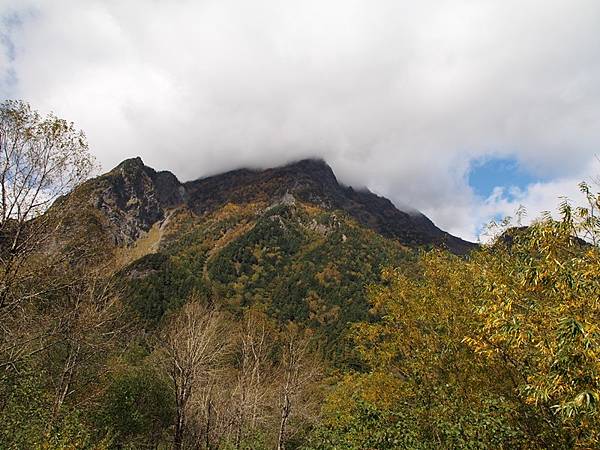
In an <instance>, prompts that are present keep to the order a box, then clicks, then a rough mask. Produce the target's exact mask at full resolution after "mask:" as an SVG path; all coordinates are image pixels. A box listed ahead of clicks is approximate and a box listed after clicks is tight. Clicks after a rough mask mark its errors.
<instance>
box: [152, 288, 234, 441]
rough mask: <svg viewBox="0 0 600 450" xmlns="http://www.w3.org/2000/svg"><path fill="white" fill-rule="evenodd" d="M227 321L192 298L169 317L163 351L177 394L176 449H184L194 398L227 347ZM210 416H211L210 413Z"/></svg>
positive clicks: (209, 378)
mask: <svg viewBox="0 0 600 450" xmlns="http://www.w3.org/2000/svg"><path fill="white" fill-rule="evenodd" d="M227 336H228V334H227V332H226V321H225V319H224V316H223V314H222V313H221V312H220V311H218V310H217V309H215V308H212V307H207V306H205V305H203V304H202V303H201V302H200V301H199V300H198V299H197V298H192V299H190V301H188V303H186V304H185V305H184V306H183V307H182V308H181V310H180V311H178V312H177V313H176V314H175V315H174V317H173V318H172V319H171V320H170V322H169V323H168V325H167V326H166V327H165V329H164V332H163V333H162V339H161V350H162V352H163V354H164V357H163V361H164V364H165V368H166V370H167V374H168V376H169V378H170V380H171V383H172V386H173V390H174V393H175V404H176V419H175V433H174V439H173V448H174V449H176V450H179V449H181V448H183V443H184V435H185V432H186V426H187V420H188V415H189V413H190V411H189V410H190V405H191V400H192V398H193V396H194V394H195V393H196V391H199V390H201V388H202V386H206V385H207V384H209V381H210V380H211V378H212V377H211V375H212V373H213V372H214V371H215V370H216V369H218V368H219V366H220V365H221V363H222V357H223V355H224V353H225V352H226V350H227ZM209 417H210V415H209Z"/></svg>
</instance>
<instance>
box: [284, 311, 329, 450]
mask: <svg viewBox="0 0 600 450" xmlns="http://www.w3.org/2000/svg"><path fill="white" fill-rule="evenodd" d="M281 339H282V346H283V349H282V354H281V360H280V362H279V371H280V374H279V377H280V380H279V431H278V434H277V450H285V445H286V441H287V440H288V438H289V436H288V434H289V421H290V418H291V417H292V415H296V416H299V417H302V416H308V415H310V414H305V413H306V412H307V411H306V410H307V409H309V408H310V406H311V402H310V401H309V399H308V398H307V397H308V396H309V393H310V389H311V387H312V386H313V385H314V383H316V382H317V381H318V380H319V377H320V374H321V364H320V362H319V360H318V359H317V358H316V354H315V352H314V351H313V346H314V339H313V336H312V333H311V331H310V330H308V329H303V328H301V327H300V326H298V325H297V324H296V323H294V322H290V323H288V324H287V326H286V327H285V328H284V329H283V330H282V337H281ZM305 418H306V417H305Z"/></svg>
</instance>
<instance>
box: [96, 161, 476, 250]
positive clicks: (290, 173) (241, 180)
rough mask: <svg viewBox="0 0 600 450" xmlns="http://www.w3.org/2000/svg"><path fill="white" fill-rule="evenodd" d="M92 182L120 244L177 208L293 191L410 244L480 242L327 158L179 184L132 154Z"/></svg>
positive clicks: (205, 209) (458, 246)
mask: <svg viewBox="0 0 600 450" xmlns="http://www.w3.org/2000/svg"><path fill="white" fill-rule="evenodd" d="M90 183H94V184H95V185H97V188H96V189H95V192H97V194H96V195H95V196H94V197H95V200H94V202H95V204H94V206H95V207H96V208H98V209H100V210H101V211H103V212H104V214H105V215H106V217H107V218H108V220H109V222H110V223H111V224H113V232H114V235H115V240H116V242H117V243H119V244H121V243H125V244H127V243H130V242H132V241H133V240H135V239H136V238H137V237H138V236H139V235H140V233H141V232H142V231H148V230H149V229H150V228H151V227H152V225H153V224H154V223H156V222H159V221H161V220H164V218H165V214H166V210H167V209H170V208H176V207H180V206H185V207H188V208H189V209H190V210H191V211H193V212H194V213H195V214H197V215H200V216H201V215H203V214H206V213H211V212H213V211H216V210H217V209H219V208H220V207H222V206H224V205H225V204H227V203H237V204H246V203H252V202H266V203H268V204H271V203H273V202H275V201H278V200H280V199H282V198H290V197H293V198H295V199H298V200H301V201H304V202H308V203H312V204H314V205H316V206H319V207H322V208H324V209H339V210H343V211H345V212H346V213H347V214H349V215H350V216H351V217H353V218H354V219H355V220H357V221H358V222H359V223H360V224H361V225H363V226H365V227H367V228H370V229H372V230H374V231H376V232H378V233H380V234H382V235H384V236H386V237H389V238H392V239H396V240H398V241H400V242H401V243H402V244H405V245H407V246H411V247H416V246H430V245H435V246H446V247H447V248H448V249H449V250H451V251H452V252H454V253H457V254H464V253H466V252H468V251H469V250H470V249H471V248H473V247H474V246H475V244H472V243H470V242H466V241H463V240H462V239H459V238H457V237H455V236H452V235H450V234H448V233H446V232H444V231H442V230H440V229H439V228H437V227H436V226H435V225H434V224H433V222H431V220H429V219H428V218H427V217H425V216H424V215H423V214H420V213H410V214H409V213H407V212H404V211H400V210H398V209H397V208H396V207H395V206H394V205H393V204H392V202H390V201H389V200H388V199H386V198H383V197H379V196H377V195H375V194H373V193H372V192H370V191H368V190H361V191H357V190H354V189H352V188H351V187H346V186H342V185H340V184H339V183H338V181H337V179H336V177H335V174H334V173H333V171H332V170H331V168H330V167H329V166H328V165H327V164H326V163H325V162H324V161H322V160H314V159H306V160H302V161H298V162H295V163H291V164H288V165H285V166H282V167H276V168H271V169H266V170H250V169H239V170H234V171H231V172H226V173H223V174H220V175H215V176H211V177H207V178H201V179H198V180H194V181H189V182H186V183H180V182H179V180H177V178H176V177H175V175H173V174H172V173H170V172H156V171H155V170H154V169H151V168H150V167H147V166H145V165H144V163H143V162H142V160H141V159H140V158H133V159H128V160H125V161H123V162H122V163H121V164H119V165H118V166H117V167H116V168H115V169H113V170H112V171H110V172H109V173H107V174H106V175H103V176H101V177H99V178H97V179H95V180H92V181H91V182H90Z"/></svg>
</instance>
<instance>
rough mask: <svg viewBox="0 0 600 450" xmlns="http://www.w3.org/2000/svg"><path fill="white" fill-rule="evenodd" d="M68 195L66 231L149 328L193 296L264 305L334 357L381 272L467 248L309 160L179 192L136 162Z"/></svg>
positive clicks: (173, 181)
mask: <svg viewBox="0 0 600 450" xmlns="http://www.w3.org/2000/svg"><path fill="white" fill-rule="evenodd" d="M72 197H73V199H75V200H76V204H77V205H78V208H76V211H75V212H74V214H75V215H76V218H73V219H72V220H71V224H72V225H74V224H76V225H77V226H78V227H83V229H84V233H83V235H84V236H86V239H87V240H88V241H89V240H92V241H93V242H95V243H101V246H102V248H103V250H104V251H105V252H107V253H110V254H112V256H113V257H114V258H115V262H116V265H117V269H118V270H119V274H120V277H121V278H122V279H123V280H124V285H125V287H124V289H126V291H127V295H126V298H127V299H128V302H129V304H130V306H131V307H132V308H133V310H135V311H136V314H138V315H139V317H140V318H141V319H142V320H143V321H144V322H145V323H146V324H147V326H148V327H153V326H155V325H156V324H158V323H159V322H160V320H161V318H162V317H163V315H164V314H165V313H166V312H168V311H169V310H172V309H174V308H177V307H178V306H179V305H181V304H182V303H183V302H185V300H186V298H187V297H188V296H189V294H190V293H191V292H199V293H201V294H203V295H206V296H208V297H210V298H212V299H213V300H214V301H217V302H219V303H221V304H222V305H224V307H226V308H228V309H230V310H232V311H239V310H241V309H243V308H246V307H249V306H250V305H261V307H263V308H264V309H265V310H267V311H268V312H269V314H270V315H272V316H273V317H275V318H277V319H278V320H280V321H287V320H297V321H301V322H303V323H305V324H307V325H308V326H310V327H312V328H314V329H317V330H320V331H321V332H323V333H324V335H325V337H326V341H327V343H328V345H329V346H330V347H331V349H332V351H335V352H337V353H343V352H344V350H343V345H342V344H340V341H339V340H340V339H341V338H342V336H343V334H344V331H345V330H346V328H347V324H348V323H351V322H355V321H357V320H363V319H365V318H366V317H367V312H368V303H367V301H366V287H367V286H368V285H369V284H372V283H376V282H379V281H380V273H381V270H382V268H384V267H386V266H400V265H402V264H406V262H407V261H410V260H411V258H413V257H414V250H416V249H419V248H429V247H435V246H439V247H447V248H448V249H449V250H450V251H452V252H454V253H456V254H465V253H467V252H468V251H469V250H470V249H471V248H473V247H474V246H475V244H472V243H469V242H466V241H463V240H461V239H459V238H457V237H454V236H452V235H450V234H448V233H446V232H444V231H442V230H440V229H439V228H437V227H436V226H435V225H434V224H433V223H432V222H431V221H430V220H429V219H428V218H427V217H425V216H424V215H422V214H420V213H414V212H411V213H408V212H404V211H401V210H399V209H397V208H396V207H395V206H394V205H393V204H392V203H391V202H390V201H389V200H388V199H385V198H383V197H379V196H377V195H375V194H373V193H372V192H369V191H368V190H355V189H353V188H351V187H348V186H343V185H341V184H340V183H339V182H338V181H337V179H336V177H335V174H334V173H333V171H332V169H331V168H330V167H329V166H328V165H327V164H326V163H325V162H324V161H321V160H313V159H308V160H302V161H298V162H294V163H291V164H288V165H285V166H282V167H275V168H271V169H266V170H250V169H240V170H234V171H230V172H226V173H223V174H220V175H215V176H210V177H206V178H201V179H198V180H193V181H188V182H185V183H182V182H180V181H179V180H178V179H177V178H176V177H175V176H174V175H173V174H172V173H170V172H166V171H161V172H158V171H155V170H154V169H152V168H150V167H147V166H145V165H144V163H143V161H142V160H141V159H140V158H133V159H128V160H125V161H123V162H122V163H121V164H119V165H118V166H117V167H115V168H114V169H113V170H111V171H110V172H108V173H106V174H104V175H101V176H99V177H97V178H95V179H92V180H89V181H88V182H86V183H84V184H83V185H82V186H80V187H79V188H78V189H76V190H75V191H74V192H73V193H72ZM59 206H60V205H59ZM79 234H80V235H81V234H82V233H79Z"/></svg>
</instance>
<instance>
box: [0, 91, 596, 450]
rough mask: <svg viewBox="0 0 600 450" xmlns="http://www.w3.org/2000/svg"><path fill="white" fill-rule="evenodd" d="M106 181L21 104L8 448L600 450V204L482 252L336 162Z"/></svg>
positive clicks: (14, 168) (1, 288) (2, 433)
mask: <svg viewBox="0 0 600 450" xmlns="http://www.w3.org/2000/svg"><path fill="white" fill-rule="evenodd" d="M94 167H95V163H94V159H93V157H92V155H91V154H90V152H89V149H88V146H87V143H86V140H85V136H84V135H83V133H81V132H80V131H78V130H76V128H75V127H74V126H73V124H69V123H67V122H65V121H63V120H61V119H58V118H56V117H54V116H48V117H41V116H40V115H39V114H37V113H36V112H35V111H32V110H31V108H30V107H29V106H28V105H27V104H26V103H23V102H15V101H9V102H5V103H3V104H2V105H1V106H0V189H1V192H0V194H1V201H2V202H1V205H0V208H1V210H0V220H1V222H0V262H1V267H0V336H1V338H0V448H6V449H30V448H31V449H65V448H68V449H103V448H104V449H113V448H115V449H138V448H139V449H144V448H157V449H163V448H164V449H166V448H174V449H188V448H190V449H191V448H200V449H202V448H204V449H274V448H277V449H304V450H309V449H331V450H334V449H348V450H350V449H357V450H358V449H434V448H435V449H437V448H449V449H450V448H453V449H454V448H464V449H478V448H481V449H488V448H498V449H501V448H504V449H509V448H510V449H512V448H523V449H546V448H556V449H568V448H581V449H584V448H598V447H599V446H600V414H599V411H598V403H599V401H600V386H599V383H600V354H599V349H600V347H599V346H600V341H599V340H600V330H599V326H600V249H599V248H598V242H599V239H600V218H599V216H598V210H599V208H600V195H599V194H597V193H595V190H594V189H597V187H596V186H590V185H588V184H585V183H582V185H581V191H582V199H583V201H584V202H587V203H586V206H585V207H575V206H573V205H571V204H570V203H569V202H567V201H564V202H563V203H562V204H560V205H559V207H560V208H559V209H560V216H559V217H558V218H557V219H555V218H553V217H552V216H550V215H546V216H544V217H541V218H539V219H537V220H536V221H534V222H533V223H532V224H531V225H530V226H527V227H521V226H513V223H512V222H511V220H510V219H507V220H506V221H505V222H503V223H501V224H497V226H496V227H495V228H492V234H493V236H492V238H491V239H490V241H489V243H486V244H484V245H480V246H478V247H475V246H473V245H469V244H468V243H465V242H464V241H460V240H458V239H457V238H454V237H452V236H450V235H447V234H445V233H442V232H441V231H440V230H437V229H434V228H432V227H433V224H430V222H428V219H426V218H424V216H423V217H422V218H418V221H417V222H414V221H413V222H411V220H413V219H410V218H409V217H408V216H406V217H405V216H403V215H402V213H401V212H399V211H396V210H393V209H392V207H391V206H390V205H391V204H390V203H389V201H384V199H383V200H382V199H381V198H378V197H377V198H376V196H373V195H372V194H370V193H359V192H355V191H353V190H351V189H350V190H349V189H347V188H343V189H342V188H339V187H338V186H337V182H336V181H335V178H331V176H332V174H329V173H328V171H327V169H326V168H324V167H323V166H322V165H319V166H317V169H316V170H317V172H318V173H320V174H321V173H324V174H325V176H326V177H327V180H326V182H323V183H320V181H319V178H318V177H317V178H315V177H314V174H312V175H311V174H309V175H307V174H306V173H302V174H301V177H300V178H294V179H293V180H292V181H293V183H290V184H289V186H298V185H300V186H301V188H299V189H300V190H299V191H293V192H289V191H288V190H284V191H283V192H280V191H281V189H279V187H280V184H281V183H286V182H287V181H286V180H288V178H285V177H289V176H294V177H295V176H296V174H291V175H290V174H289V173H288V172H292V169H289V168H288V169H285V170H284V171H282V172H276V171H275V172H266V173H265V174H263V175H260V176H259V175H251V174H249V173H246V172H236V173H231V174H227V177H225V178H222V179H207V180H204V181H202V183H200V184H198V185H196V187H195V188H194V189H197V191H196V192H192V190H191V188H190V186H187V191H186V186H185V185H182V184H180V183H179V182H178V181H177V180H176V178H175V177H174V176H173V175H172V174H169V173H165V172H155V171H153V170H151V169H149V168H147V167H145V166H143V163H141V160H140V161H138V160H128V161H126V162H124V163H123V164H121V165H120V166H118V167H117V168H115V169H114V170H113V171H111V172H109V173H108V174H105V175H102V176H99V177H96V178H93V179H89V178H90V176H91V175H92V173H93V170H94ZM294 170H296V169H294ZM311 170H312V169H311ZM329 171H330V169H329ZM319 176H321V175H319ZM252 177H255V178H252ZM241 179H244V180H246V181H244V183H246V184H244V185H243V188H240V187H239V186H237V187H236V183H239V182H240V180H241ZM298 179H300V181H301V183H298V182H297V181H298ZM86 180H87V181H86ZM248 180H250V181H248ZM257 180H258V181H257ZM259 182H260V187H257V183H259ZM211 186H212V189H216V191H217V192H220V193H221V195H222V198H217V197H215V196H211V195H209V194H207V192H208V191H206V189H208V188H209V187H211ZM232 186H233V187H232ZM202 189H205V190H202ZM227 189H229V191H228V190H227ZM232 189H233V190H232ZM236 189H237V190H236ZM252 189H256V192H250V191H252ZM286 189H287V188H286ZM225 192H235V195H236V197H235V198H236V199H237V201H232V200H231V199H230V198H227V196H225V194H224V193H225ZM192 196H195V197H193V198H192V199H191V200H190V199H189V198H188V197H192ZM365 199H367V203H365ZM369 201H372V202H376V203H377V204H378V205H381V207H382V208H386V216H385V217H383V216H381V215H378V214H379V213H380V211H378V210H377V208H372V207H371V208H370V207H369V205H372V204H374V203H368V202H369ZM186 202H187V203H186ZM194 202H195V203H194ZM202 202H204V203H202ZM386 202H387V203H386ZM188 204H191V205H192V206H193V207H189V208H188V207H187V206H186V205H188ZM203 205H204V206H203ZM207 205H208V206H207ZM365 205H366V206H365ZM386 217H387V219H386ZM389 217H392V218H393V220H395V222H390V221H387V222H386V221H385V220H388V219H389ZM402 221H403V222H402ZM400 223H402V226H400V225H399V224H400ZM402 227H413V228H411V229H410V230H409V231H410V232H409V231H407V230H408V228H402ZM419 227H421V228H419ZM426 239H431V241H430V244H429V245H427V243H426ZM444 244H447V245H444ZM450 250H453V251H450ZM465 252H466V253H465ZM457 253H458V254H457Z"/></svg>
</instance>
